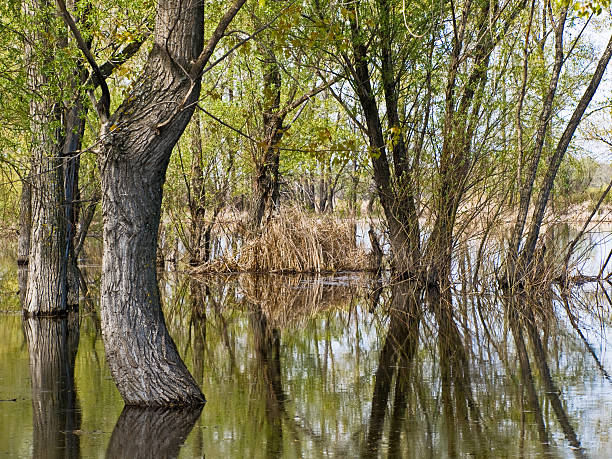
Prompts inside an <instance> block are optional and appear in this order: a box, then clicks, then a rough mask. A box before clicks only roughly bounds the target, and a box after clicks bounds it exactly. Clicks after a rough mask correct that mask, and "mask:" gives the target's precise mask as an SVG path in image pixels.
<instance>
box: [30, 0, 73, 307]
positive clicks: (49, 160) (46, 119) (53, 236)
mask: <svg viewBox="0 0 612 459" xmlns="http://www.w3.org/2000/svg"><path fill="white" fill-rule="evenodd" d="M48 6H49V5H47V4H46V2H45V1H44V0H43V1H39V0H30V1H28V2H25V3H24V9H25V13H26V14H27V15H29V16H32V17H34V16H36V17H37V20H39V21H42V24H41V28H40V29H38V30H37V31H36V32H34V33H33V34H32V36H31V37H29V38H30V40H29V41H27V42H26V49H25V54H26V59H27V61H28V77H27V78H28V87H29V88H30V90H31V91H32V94H33V96H32V100H31V102H30V126H31V131H32V144H31V157H32V169H31V216H32V219H31V229H30V247H29V258H28V280H27V287H26V294H25V302H24V303H23V309H24V313H25V314H27V315H54V314H60V313H62V312H64V311H65V310H66V303H67V301H66V274H65V267H66V264H65V263H64V259H63V256H62V254H63V252H64V251H63V248H64V242H65V224H64V215H63V209H62V206H61V203H62V202H63V199H64V181H63V176H62V161H61V151H60V150H61V148H60V147H59V145H61V132H60V129H59V127H55V128H54V127H53V126H59V125H61V113H60V108H59V105H58V104H56V103H55V101H54V100H53V99H52V96H50V95H48V94H45V92H46V89H47V88H48V86H49V77H48V75H47V74H46V73H45V71H44V70H43V69H44V67H45V66H44V65H43V64H44V63H48V62H49V61H50V60H51V59H52V49H46V50H45V51H44V53H43V57H42V58H37V57H36V50H34V49H33V47H32V45H30V44H29V43H37V42H40V41H41V40H44V39H45V38H44V36H45V34H46V33H52V32H50V30H49V29H50V27H51V26H50V19H49V18H47V17H45V15H46V13H44V10H45V8H47V7H48ZM51 48H52V46H51ZM39 59H40V60H39ZM24 236H25V235H24Z"/></svg>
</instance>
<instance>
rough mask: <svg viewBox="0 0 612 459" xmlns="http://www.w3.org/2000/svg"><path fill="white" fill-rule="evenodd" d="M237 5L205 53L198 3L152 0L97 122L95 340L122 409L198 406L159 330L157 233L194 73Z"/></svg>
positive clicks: (192, 97)
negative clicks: (121, 88)
mask: <svg viewBox="0 0 612 459" xmlns="http://www.w3.org/2000/svg"><path fill="white" fill-rule="evenodd" d="M244 1H245V0H236V1H235V2H234V3H233V4H232V5H231V6H230V7H229V8H228V11H227V12H226V13H225V15H224V16H223V18H222V19H221V21H220V22H219V25H218V26H217V28H216V29H215V31H214V32H213V35H212V37H211V39H210V40H209V42H208V44H207V46H206V48H204V50H203V51H202V40H203V21H204V18H203V13H204V5H203V3H202V2H199V1H196V0H188V1H185V2H183V1H178V0H159V1H158V3H157V18H156V26H155V39H154V43H153V48H152V50H151V53H150V55H149V59H148V61H147V64H146V67H145V69H144V71H143V74H142V75H141V77H140V79H139V80H138V82H137V83H136V85H135V89H134V91H133V92H132V93H131V94H130V97H128V98H127V99H126V100H125V101H124V102H123V104H122V105H121V106H120V107H119V108H118V109H117V111H116V112H115V114H114V115H113V116H112V117H111V118H110V120H109V122H108V123H104V124H103V126H102V133H101V134H102V135H101V138H102V139H104V140H103V141H104V143H103V145H102V147H101V151H100V152H99V165H100V172H101V178H102V217H103V225H104V231H103V237H104V255H103V259H102V286H101V290H102V298H101V319H102V320H101V322H102V335H103V338H104V346H105V350H106V357H107V361H108V364H109V366H110V369H111V373H112V375H113V378H114V380H115V383H116V384H117V388H118V389H119V392H120V393H121V396H122V397H123V399H124V400H125V402H126V404H128V405H146V406H160V405H164V406H170V405H196V404H202V403H204V401H205V400H204V396H203V395H202V392H201V391H200V388H199V387H198V385H197V384H196V382H195V381H194V379H193V377H192V376H191V374H190V373H189V371H188V370H187V368H186V367H185V364H184V363H183V361H182V360H181V357H180V355H179V354H178V351H177V349H176V346H175V344H174V342H173V340H172V338H171V337H170V335H169V333H168V330H167V328H166V324H165V321H164V315H163V312H162V309H161V302H160V297H159V290H158V286H157V271H156V249H157V237H158V231H159V221H160V212H161V201H162V186H163V184H164V181H165V178H166V169H167V167H168V162H169V161H170V155H171V153H172V149H173V147H174V145H175V144H176V142H177V141H178V139H179V137H180V136H181V134H182V133H183V130H184V129H185V127H186V126H187V123H188V122H189V119H190V118H191V115H192V113H193V110H194V107H195V103H196V101H197V100H198V97H199V94H200V79H201V71H202V70H203V68H204V66H205V65H206V63H207V62H208V59H209V58H210V56H211V55H212V52H213V50H214V48H215V46H216V44H217V43H218V41H219V40H220V39H221V37H222V36H223V32H224V30H225V29H226V27H227V26H228V25H229V23H230V22H231V20H232V19H233V17H234V16H235V15H236V13H237V12H238V10H239V9H240V7H241V6H242V5H243V4H244ZM185 69H188V70H185ZM162 101H163V103H162Z"/></svg>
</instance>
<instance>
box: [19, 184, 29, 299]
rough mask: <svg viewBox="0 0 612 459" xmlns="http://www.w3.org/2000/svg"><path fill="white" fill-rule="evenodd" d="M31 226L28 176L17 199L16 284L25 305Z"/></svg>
mask: <svg viewBox="0 0 612 459" xmlns="http://www.w3.org/2000/svg"><path fill="white" fill-rule="evenodd" d="M31 226H32V185H31V184H30V177H29V176H28V177H26V178H25V179H23V180H22V182H21V197H20V200H19V237H18V240H17V270H18V272H17V284H18V286H19V300H20V302H21V305H22V307H23V306H24V305H25V296H26V290H27V287H28V258H29V256H30V228H31Z"/></svg>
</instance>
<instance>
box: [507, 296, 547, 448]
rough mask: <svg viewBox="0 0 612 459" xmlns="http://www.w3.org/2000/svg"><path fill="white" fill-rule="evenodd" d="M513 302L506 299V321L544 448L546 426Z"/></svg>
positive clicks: (545, 445) (545, 443)
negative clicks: (507, 302)
mask: <svg viewBox="0 0 612 459" xmlns="http://www.w3.org/2000/svg"><path fill="white" fill-rule="evenodd" d="M513 300H514V301H516V299H512V298H510V299H508V301H510V302H511V303H510V305H509V307H508V308H507V309H508V311H509V316H508V321H509V323H510V329H511V330H512V336H513V337H514V343H515V345H516V351H517V353H518V358H519V364H520V367H521V380H522V383H523V386H525V387H526V388H527V397H528V401H529V408H530V409H529V411H531V412H532V413H533V416H534V418H535V421H536V423H537V426H538V436H539V438H540V443H542V445H543V446H544V447H545V448H546V447H547V445H548V442H549V440H548V433H547V432H546V425H545V424H544V418H543V417H542V409H541V408H540V402H539V399H538V394H537V393H536V390H535V384H534V382H533V374H532V372H531V365H530V363H529V355H528V353H527V347H526V346H525V340H524V339H523V330H522V327H521V324H520V322H519V317H518V314H517V306H516V305H513V304H512V302H513Z"/></svg>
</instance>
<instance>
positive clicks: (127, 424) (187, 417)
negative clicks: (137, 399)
mask: <svg viewBox="0 0 612 459" xmlns="http://www.w3.org/2000/svg"><path fill="white" fill-rule="evenodd" d="M201 412H202V407H197V408H174V409H168V408H165V409H164V408H140V407H133V406H126V407H125V408H124V409H123V411H122V412H121V415H120V416H119V419H118V420H117V424H116V425H115V429H114V430H113V434H112V435H111V439H110V442H109V444H108V448H107V449H106V457H107V458H112V459H114V458H137V459H138V458H143V459H145V458H146V459H149V458H172V457H178V455H179V451H180V449H181V447H182V446H183V444H184V442H185V439H186V438H187V436H188V435H189V433H190V432H191V429H193V426H194V424H195V422H196V420H197V419H198V418H199V417H200V414H201Z"/></svg>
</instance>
